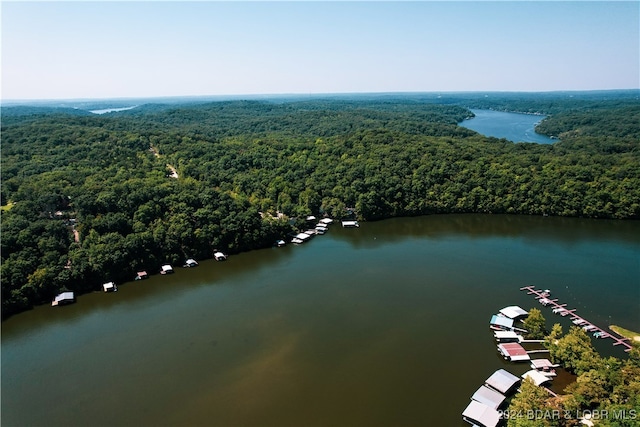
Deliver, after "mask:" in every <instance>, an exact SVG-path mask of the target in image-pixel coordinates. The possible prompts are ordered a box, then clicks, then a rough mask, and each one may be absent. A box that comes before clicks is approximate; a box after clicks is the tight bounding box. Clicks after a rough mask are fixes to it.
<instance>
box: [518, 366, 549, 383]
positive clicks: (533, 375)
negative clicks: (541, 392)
mask: <svg viewBox="0 0 640 427" xmlns="http://www.w3.org/2000/svg"><path fill="white" fill-rule="evenodd" d="M522 378H530V379H531V380H532V381H533V383H534V384H535V385H537V386H540V385H542V384H544V383H546V382H547V381H551V378H549V377H548V376H546V375H545V374H543V373H542V372H539V371H536V370H535V369H532V370H530V371H527V372H525V373H524V374H522Z"/></svg>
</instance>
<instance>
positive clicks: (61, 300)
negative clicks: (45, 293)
mask: <svg viewBox="0 0 640 427" xmlns="http://www.w3.org/2000/svg"><path fill="white" fill-rule="evenodd" d="M75 300H76V296H75V294H74V293H73V292H63V293H61V294H58V295H57V296H56V297H55V298H54V299H53V301H51V306H52V307H55V306H56V305H64V304H71V303H72V302H75Z"/></svg>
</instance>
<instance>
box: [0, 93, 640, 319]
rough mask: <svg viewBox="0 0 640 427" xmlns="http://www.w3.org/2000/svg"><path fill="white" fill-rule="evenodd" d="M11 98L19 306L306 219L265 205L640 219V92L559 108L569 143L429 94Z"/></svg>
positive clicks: (6, 225) (10, 179)
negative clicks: (494, 126) (520, 136)
mask: <svg viewBox="0 0 640 427" xmlns="http://www.w3.org/2000/svg"><path fill="white" fill-rule="evenodd" d="M11 111H12V110H11V109H9V108H3V111H2V115H3V125H2V164H1V166H2V171H1V173H2V187H1V193H0V196H1V200H2V205H3V210H2V253H1V256H2V270H1V273H2V304H3V316H8V315H11V314H13V313H16V312H18V311H21V310H24V309H26V308H28V307H30V306H31V305H33V304H39V303H43V302H47V301H50V300H51V298H52V297H53V296H54V295H55V294H56V293H58V292H59V291H61V290H75V291H78V292H83V291H89V290H92V289H97V288H98V287H99V286H100V284H101V283H103V282H105V281H110V280H116V281H124V280H131V279H132V278H133V276H134V275H135V272H136V271H137V270H139V269H146V270H148V271H150V272H156V271H157V270H158V269H159V266H160V265H161V264H162V263H164V262H171V263H175V264H181V263H182V262H183V261H184V260H185V259H186V258H189V257H193V258H197V259H202V258H209V257H211V255H212V251H213V249H220V250H224V251H228V252H231V253H233V252H237V251H244V250H249V249H253V248H259V247H266V246H269V245H271V244H272V243H273V242H274V241H275V240H276V239H278V238H281V237H283V236H285V235H286V234H287V233H289V232H291V231H293V228H294V226H295V225H294V226H292V225H291V224H290V223H289V222H288V221H286V220H274V219H272V218H271V215H261V214H260V213H259V212H262V213H263V214H275V213H276V212H282V213H284V214H285V215H287V216H288V217H298V218H300V217H304V216H306V215H307V214H315V215H325V214H326V215H329V216H331V217H334V218H340V217H342V216H344V215H346V214H347V211H346V210H345V208H347V207H349V208H355V212H356V213H357V215H358V218H359V219H361V220H376V219H381V218H388V217H392V216H406V215H425V214H431V213H448V212H487V213H511V214H526V215H563V216H582V217H592V218H619V219H637V218H638V217H639V215H640V153H639V146H638V144H639V138H638V126H637V123H639V122H640V105H638V103H637V101H636V102H635V103H634V102H633V101H625V103H624V105H623V106H621V105H620V102H619V101H612V103H611V105H610V106H609V107H607V103H606V102H601V103H600V104H598V108H593V109H589V108H584V106H582V107H581V108H579V109H569V108H566V109H565V110H564V112H559V113H557V114H554V115H553V116H551V117H550V118H548V119H547V120H545V121H544V122H543V123H542V124H541V125H540V129H541V130H543V131H544V132H545V133H547V134H555V135H559V136H560V139H561V140H560V142H558V143H556V144H554V145H538V144H514V143H512V142H509V141H506V140H499V139H496V138H486V137H483V136H481V135H478V134H476V133H475V132H473V131H470V130H468V129H465V128H461V127H459V126H457V125H456V123H458V122H460V121H461V120H462V119H464V118H465V117H468V116H469V115H470V114H471V113H470V111H469V110H467V109H466V108H463V107H462V106H460V105H452V104H447V105H438V104H433V103H420V102H416V101H415V100H411V101H406V102H402V101H400V100H383V101H380V100H378V101H373V100H367V101H346V100H330V99H329V100H318V101H304V102H279V103H272V102H266V101H264V102H263V101H261V102H258V101H233V102H231V101H228V102H217V103H206V104H194V105H183V106H175V105H172V106H157V105H155V106H154V105H148V106H143V107H140V108H136V109H133V110H129V111H126V112H121V113H113V114H108V115H104V116H95V115H91V116H86V115H83V113H76V114H74V115H69V114H64V112H56V113H55V114H53V115H52V114H49V112H48V111H43V110H39V111H37V112H33V111H32V112H29V111H25V110H23V111H22V112H20V111H13V113H12V112H11ZM5 118H6V119H5ZM167 165H170V166H172V167H173V168H175V169H176V171H177V174H178V178H172V177H170V174H171V170H170V169H169V167H168V166H167ZM263 217H264V218H263ZM74 229H75V230H76V231H77V232H78V235H79V241H75V238H74V233H73V230H74Z"/></svg>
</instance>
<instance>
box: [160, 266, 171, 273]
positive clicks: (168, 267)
mask: <svg viewBox="0 0 640 427" xmlns="http://www.w3.org/2000/svg"><path fill="white" fill-rule="evenodd" d="M161 273H173V267H171V265H170V264H165V265H163V266H162V271H161Z"/></svg>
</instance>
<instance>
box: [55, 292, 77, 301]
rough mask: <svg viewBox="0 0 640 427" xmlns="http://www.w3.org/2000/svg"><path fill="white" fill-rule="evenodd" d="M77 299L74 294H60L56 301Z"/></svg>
mask: <svg viewBox="0 0 640 427" xmlns="http://www.w3.org/2000/svg"><path fill="white" fill-rule="evenodd" d="M74 298H75V295H74V294H73V292H62V293H61V294H58V295H57V296H56V298H55V300H56V301H65V300H70V299H71V300H72V299H74Z"/></svg>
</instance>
